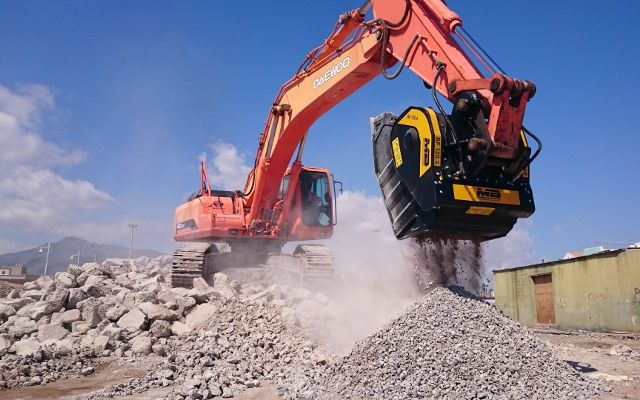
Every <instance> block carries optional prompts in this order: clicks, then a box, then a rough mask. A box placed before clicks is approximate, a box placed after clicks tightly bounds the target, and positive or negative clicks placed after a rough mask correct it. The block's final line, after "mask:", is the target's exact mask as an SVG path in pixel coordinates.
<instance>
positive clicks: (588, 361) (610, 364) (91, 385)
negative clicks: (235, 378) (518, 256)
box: [1, 331, 640, 400]
mask: <svg viewBox="0 0 640 400" xmlns="http://www.w3.org/2000/svg"><path fill="white" fill-rule="evenodd" d="M536 335H537V336H538V337H539V338H540V339H541V340H543V341H545V342H547V343H549V344H550V345H551V346H552V347H553V348H554V349H555V350H556V355H557V356H558V358H560V359H562V360H565V361H566V362H568V363H569V364H570V365H571V366H573V367H574V368H576V369H577V370H579V371H580V372H582V373H584V374H586V375H587V376H589V377H592V378H593V379H607V380H608V383H609V385H611V387H612V391H611V392H610V393H605V394H604V396H603V397H602V398H603V399H604V400H613V399H638V400H640V358H639V357H636V358H635V359H631V358H626V359H625V358H624V357H621V356H614V355H611V354H609V351H610V350H611V347H612V346H614V345H617V344H623V345H625V346H628V347H630V348H632V349H633V350H634V351H635V352H637V353H639V354H640V335H625V334H603V333H593V332H570V333H568V332H561V331H536ZM147 371H148V369H147V366H145V365H144V364H140V363H137V364H136V365H131V364H127V365H118V364H116V363H107V364H103V365H101V366H100V367H99V368H98V369H97V370H96V373H95V374H93V375H91V376H88V377H76V378H72V379H66V380H61V381H58V382H54V383H51V384H49V385H46V386H35V387H23V388H17V389H11V390H6V391H3V392H2V396H1V397H2V399H5V400H18V399H23V400H35V399H73V398H74V397H75V396H78V395H81V394H84V393H88V392H90V391H93V390H97V389H101V388H103V387H105V386H107V385H111V384H115V383H118V382H124V381H126V380H128V379H129V378H132V377H141V376H144V374H146V372H147ZM168 391H169V388H159V389H155V390H151V391H149V392H146V393H141V394H136V395H132V396H126V397H120V398H121V399H131V400H133V399H135V400H152V399H160V398H163V397H164V394H165V393H167V392H168ZM234 398H235V399H238V400H280V399H281V397H280V396H278V392H277V390H276V388H275V385H273V384H271V383H269V382H263V385H262V387H260V388H254V389H249V390H247V391H246V392H244V393H238V394H236V396H235V397H234Z"/></svg>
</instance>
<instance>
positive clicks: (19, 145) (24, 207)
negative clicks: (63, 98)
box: [0, 85, 114, 235]
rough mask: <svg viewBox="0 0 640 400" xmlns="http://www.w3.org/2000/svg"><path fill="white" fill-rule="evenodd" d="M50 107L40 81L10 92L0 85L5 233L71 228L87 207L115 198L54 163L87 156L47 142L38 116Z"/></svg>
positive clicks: (0, 202)
mask: <svg viewBox="0 0 640 400" xmlns="http://www.w3.org/2000/svg"><path fill="white" fill-rule="evenodd" d="M47 112H55V103H54V96H53V94H52V92H51V90H50V89H48V88H47V87H45V86H42V85H25V86H21V87H18V88H17V89H16V90H14V91H12V90H10V89H8V88H6V87H4V86H2V85H0V148H1V149H2V152H0V225H2V226H3V228H5V229H4V232H3V233H2V234H3V235H6V234H10V235H11V234H15V235H23V234H30V233H47V232H60V233H64V234H67V233H74V232H70V231H69V230H68V228H69V227H70V226H72V225H73V224H74V223H76V222H78V221H79V220H81V219H82V218H83V217H84V216H83V213H84V212H86V211H92V210H96V209H99V208H103V207H105V206H108V205H110V204H112V203H114V199H113V198H112V197H111V196H110V195H109V194H107V193H105V192H103V191H100V190H98V189H96V188H95V187H94V185H93V184H92V183H91V182H88V181H85V180H69V179H66V178H64V177H63V176H61V175H60V174H59V173H57V172H55V169H56V168H57V167H62V166H72V165H76V164H78V163H80V162H82V161H83V160H85V159H86V153H85V152H83V151H81V150H76V149H72V150H68V149H65V148H63V147H61V146H59V145H57V144H55V143H52V142H50V141H47V140H46V139H45V138H44V137H43V135H42V131H43V130H44V127H43V126H42V125H43V122H42V121H43V118H44V116H45V114H46V113H47Z"/></svg>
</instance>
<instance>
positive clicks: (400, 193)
mask: <svg viewBox="0 0 640 400" xmlns="http://www.w3.org/2000/svg"><path fill="white" fill-rule="evenodd" d="M457 130H459V131H460V132H461V133H459V137H458V141H457V142H456V141H454V140H452V138H451V136H450V135H449V133H448V130H447V125H446V123H445V120H444V118H443V117H442V115H441V114H438V113H436V112H435V111H434V110H432V109H430V108H421V107H410V108H408V109H407V110H405V111H404V112H403V113H402V114H401V115H400V116H395V115H393V114H391V113H384V114H381V115H380V116H378V117H376V118H372V119H371V133H372V145H373V162H374V168H375V174H376V178H377V180H378V184H379V185H380V190H381V192H382V197H383V199H384V203H385V206H386V208H387V211H388V213H389V218H390V220H391V225H392V227H393V232H394V234H395V236H396V237H397V238H399V239H404V238H407V237H422V238H429V237H434V238H435V237H438V238H455V239H469V240H479V241H484V240H490V239H495V238H499V237H502V236H505V235H506V234H507V233H509V231H510V230H511V229H512V228H513V225H514V224H515V223H516V221H517V220H518V218H526V217H529V216H530V215H531V214H533V212H534V210H535V205H534V202H533V193H532V191H531V187H530V185H529V166H528V164H526V165H527V166H526V168H522V169H521V170H520V171H519V173H518V174H517V175H513V174H511V175H509V174H507V173H505V170H506V169H507V168H506V167H505V162H501V161H500V160H489V161H488V162H487V161H486V160H484V162H483V164H482V165H481V166H480V167H478V166H474V165H473V160H474V157H475V158H476V159H477V158H478V155H477V154H475V153H474V152H473V151H472V150H471V149H470V147H469V146H468V144H469V139H471V138H472V137H473V135H474V133H473V131H472V130H468V131H467V132H465V131H464V129H457ZM521 147H522V149H523V157H522V158H523V159H525V160H528V156H529V154H530V149H529V148H528V146H527V143H526V140H525V138H524V135H522V138H521ZM523 165H524V164H523ZM460 166H462V168H460ZM465 166H466V167H465Z"/></svg>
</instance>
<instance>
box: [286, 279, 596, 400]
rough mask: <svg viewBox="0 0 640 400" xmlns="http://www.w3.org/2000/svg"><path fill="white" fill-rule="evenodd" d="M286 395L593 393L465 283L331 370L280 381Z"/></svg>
mask: <svg viewBox="0 0 640 400" xmlns="http://www.w3.org/2000/svg"><path fill="white" fill-rule="evenodd" d="M281 388H282V391H283V394H284V395H285V398H287V399H297V398H301V397H303V398H309V399H337V398H343V399H348V398H352V399H358V398H367V399H385V400H386V399H418V398H419V399H458V398H465V399H551V398H553V399H560V398H575V399H591V398H595V397H597V395H598V393H599V392H600V391H601V390H608V388H607V387H605V386H604V385H601V384H599V383H597V382H594V381H587V380H585V379H584V378H582V377H581V376H580V374H579V373H578V372H576V371H574V370H573V369H571V367H570V366H569V365H567V364H566V363H564V362H562V361H560V360H558V359H556V358H555V357H554V356H553V355H552V353H551V350H550V349H549V348H548V347H547V345H545V344H544V343H542V342H541V341H540V340H538V339H537V338H535V337H534V336H533V335H531V334H530V333H529V332H528V331H527V329H526V328H524V327H522V326H520V325H519V324H517V323H515V322H513V321H512V320H510V319H508V318H507V317H505V316H503V315H502V314H501V313H500V312H499V311H498V310H496V309H495V308H493V307H491V306H489V305H488V304H486V303H484V302H482V301H480V300H477V299H474V298H472V297H471V296H470V295H468V293H466V292H463V291H462V290H460V289H457V288H456V289H451V290H450V289H446V288H436V289H434V290H432V291H431V292H429V293H427V294H426V295H425V296H424V297H423V298H422V299H421V300H420V301H419V302H417V303H416V304H414V305H413V306H412V307H410V308H409V309H408V310H407V312H406V313H404V314H403V315H402V316H400V317H398V318H397V319H395V320H393V321H392V322H390V323H389V324H387V325H386V326H385V327H384V328H382V329H381V330H379V331H378V332H376V333H375V334H373V335H371V336H369V337H367V338H366V339H364V340H362V341H360V342H358V343H357V344H356V346H355V347H354V348H353V349H352V351H351V352H350V353H349V354H348V355H346V356H345V357H344V358H342V359H340V360H338V361H337V362H335V363H334V364H332V365H329V366H328V367H326V368H321V369H319V368H315V369H307V370H305V371H302V372H300V373H299V374H298V375H297V376H296V377H294V378H290V379H286V380H285V381H284V382H282V384H281Z"/></svg>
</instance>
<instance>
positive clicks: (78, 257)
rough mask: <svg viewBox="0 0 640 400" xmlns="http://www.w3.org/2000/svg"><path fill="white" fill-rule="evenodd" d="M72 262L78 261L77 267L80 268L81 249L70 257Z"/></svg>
mask: <svg viewBox="0 0 640 400" xmlns="http://www.w3.org/2000/svg"><path fill="white" fill-rule="evenodd" d="M69 258H70V259H71V260H73V259H74V258H75V259H76V263H77V264H76V265H77V266H78V267H79V266H80V249H78V252H77V253H76V254H72V255H71V257H69Z"/></svg>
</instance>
